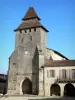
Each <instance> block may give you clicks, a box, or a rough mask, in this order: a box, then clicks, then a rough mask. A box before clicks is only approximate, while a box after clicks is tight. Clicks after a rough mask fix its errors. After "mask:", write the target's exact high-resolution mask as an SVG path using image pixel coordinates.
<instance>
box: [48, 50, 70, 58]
mask: <svg viewBox="0 0 75 100" xmlns="http://www.w3.org/2000/svg"><path fill="white" fill-rule="evenodd" d="M46 49H49V50H52V51H53V52H54V53H56V54H58V55H59V56H61V57H63V58H65V59H66V60H69V59H68V58H67V57H65V56H64V55H63V54H61V53H60V52H58V51H56V50H53V49H50V48H46Z"/></svg>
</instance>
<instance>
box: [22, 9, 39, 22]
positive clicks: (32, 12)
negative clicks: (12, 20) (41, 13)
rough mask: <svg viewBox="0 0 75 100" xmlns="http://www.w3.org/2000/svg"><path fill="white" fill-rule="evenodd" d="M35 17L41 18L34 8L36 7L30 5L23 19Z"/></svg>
mask: <svg viewBox="0 0 75 100" xmlns="http://www.w3.org/2000/svg"><path fill="white" fill-rule="evenodd" d="M33 18H37V19H38V20H40V18H39V17H38V15H37V13H36V12H35V10H34V8H33V7H29V9H28V11H27V13H26V14H25V16H24V17H23V18H22V20H28V19H33Z"/></svg>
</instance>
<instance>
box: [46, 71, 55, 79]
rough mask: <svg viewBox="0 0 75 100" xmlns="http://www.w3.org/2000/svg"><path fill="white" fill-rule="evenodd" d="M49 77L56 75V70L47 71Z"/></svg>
mask: <svg viewBox="0 0 75 100" xmlns="http://www.w3.org/2000/svg"><path fill="white" fill-rule="evenodd" d="M47 77H48V78H49V77H55V70H48V71H47Z"/></svg>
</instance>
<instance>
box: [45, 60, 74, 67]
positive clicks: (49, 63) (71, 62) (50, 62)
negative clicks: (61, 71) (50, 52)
mask: <svg viewBox="0 0 75 100" xmlns="http://www.w3.org/2000/svg"><path fill="white" fill-rule="evenodd" d="M45 66H48V67H58V66H75V60H54V61H53V60H46V62H45V65H44V67H45Z"/></svg>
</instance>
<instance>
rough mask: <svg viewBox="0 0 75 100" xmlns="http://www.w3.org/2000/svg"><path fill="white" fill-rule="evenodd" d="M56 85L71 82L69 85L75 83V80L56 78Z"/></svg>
mask: <svg viewBox="0 0 75 100" xmlns="http://www.w3.org/2000/svg"><path fill="white" fill-rule="evenodd" d="M55 82H56V83H67V82H71V83H75V78H67V77H66V78H63V77H62V78H57V79H56V80H55Z"/></svg>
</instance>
